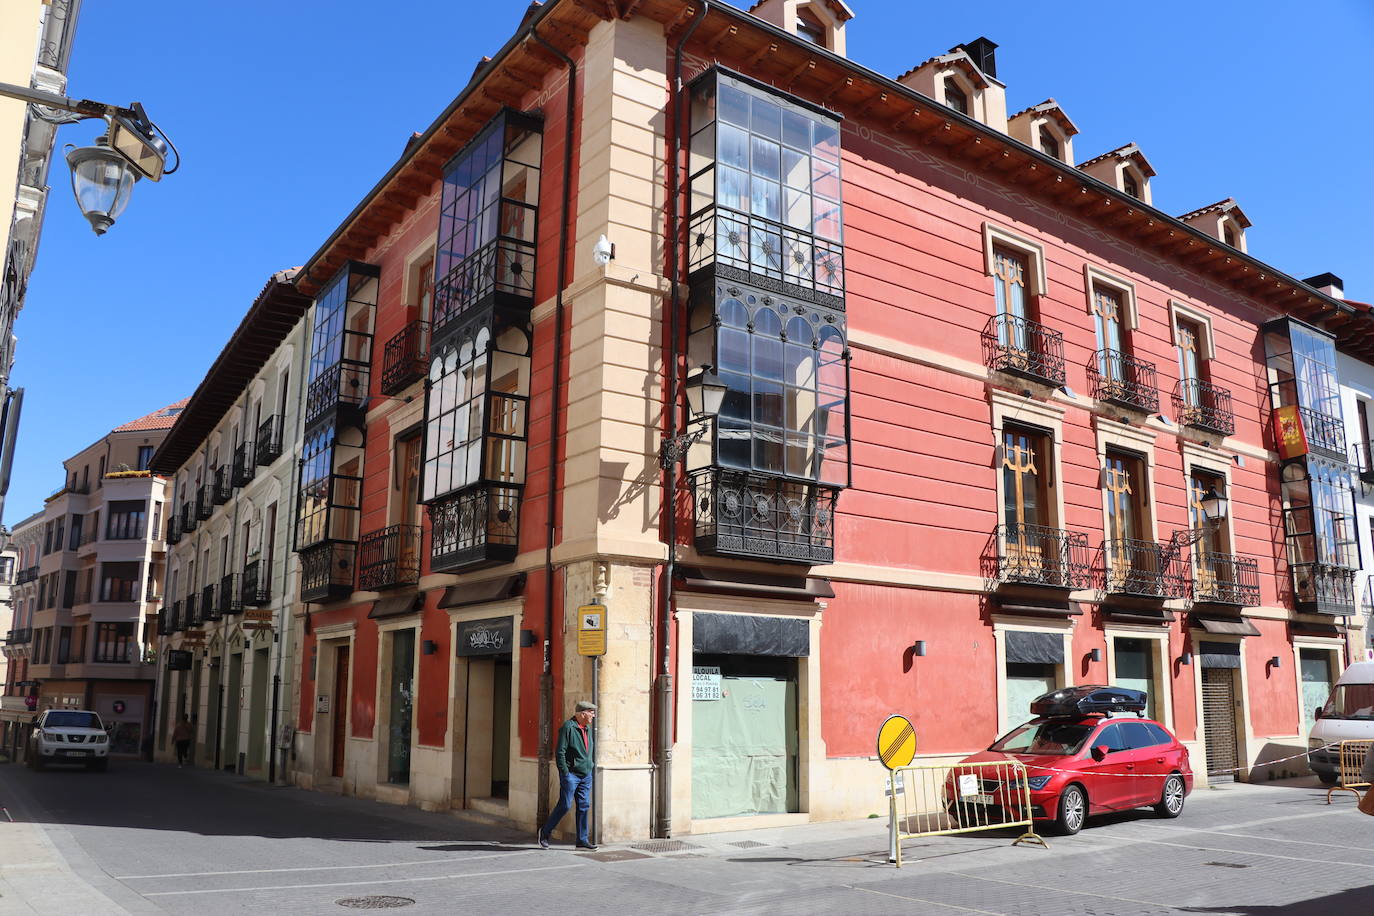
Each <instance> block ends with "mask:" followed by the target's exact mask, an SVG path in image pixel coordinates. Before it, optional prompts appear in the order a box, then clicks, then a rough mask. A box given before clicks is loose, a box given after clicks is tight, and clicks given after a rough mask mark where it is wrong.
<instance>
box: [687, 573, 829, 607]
mask: <svg viewBox="0 0 1374 916" xmlns="http://www.w3.org/2000/svg"><path fill="white" fill-rule="evenodd" d="M676 579H677V587H678V588H679V589H681V590H682V591H685V592H715V593H716V594H722V595H749V596H751V597H754V598H796V599H799V600H802V601H814V600H816V599H817V598H834V597H835V590H834V589H833V588H831V587H830V580H829V579H822V578H819V577H816V576H779V575H774V574H770V573H756V572H747V571H744V570H738V569H704V568H695V567H690V566H688V567H682V568H681V569H679V570H678V572H677V575H676Z"/></svg>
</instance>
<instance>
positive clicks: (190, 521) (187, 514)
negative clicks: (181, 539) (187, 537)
mask: <svg viewBox="0 0 1374 916" xmlns="http://www.w3.org/2000/svg"><path fill="white" fill-rule="evenodd" d="M199 524H200V515H199V514H197V512H196V504H195V503H194V502H188V503H183V504H182V506H181V530H182V532H184V533H186V534H190V533H191V532H192V531H195V530H196V526H197V525H199Z"/></svg>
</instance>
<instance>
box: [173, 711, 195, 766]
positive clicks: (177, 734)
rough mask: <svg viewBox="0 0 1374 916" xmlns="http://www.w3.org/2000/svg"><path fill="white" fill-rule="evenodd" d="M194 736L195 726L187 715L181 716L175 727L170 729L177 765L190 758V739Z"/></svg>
mask: <svg viewBox="0 0 1374 916" xmlns="http://www.w3.org/2000/svg"><path fill="white" fill-rule="evenodd" d="M195 736H196V729H195V726H194V725H192V724H191V719H190V718H189V717H188V716H182V717H181V721H180V722H178V723H177V725H176V728H174V729H172V742H173V743H174V744H175V745H176V746H177V766H182V765H184V764H186V763H187V762H188V761H190V759H191V739H192V738H194V737H195Z"/></svg>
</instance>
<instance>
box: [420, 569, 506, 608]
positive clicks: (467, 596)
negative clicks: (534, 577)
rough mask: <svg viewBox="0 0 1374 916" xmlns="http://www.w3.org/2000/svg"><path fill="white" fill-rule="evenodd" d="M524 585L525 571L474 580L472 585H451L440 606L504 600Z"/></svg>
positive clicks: (440, 600)
mask: <svg viewBox="0 0 1374 916" xmlns="http://www.w3.org/2000/svg"><path fill="white" fill-rule="evenodd" d="M524 587H525V574H524V573H519V574H517V575H514V576H506V577H505V578H502V579H488V580H486V581H485V582H474V583H472V584H471V585H450V586H449V587H448V588H446V589H444V596H443V597H442V598H440V599H439V607H441V608H455V607H467V606H468V605H470V604H486V603H487V602H488V601H504V600H505V599H507V598H513V597H514V596H516V595H518V594H520V590H521V589H522V588H524Z"/></svg>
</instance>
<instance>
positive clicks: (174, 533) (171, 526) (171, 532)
mask: <svg viewBox="0 0 1374 916" xmlns="http://www.w3.org/2000/svg"><path fill="white" fill-rule="evenodd" d="M166 541H167V543H168V544H178V543H180V542H181V519H180V518H178V517H177V514H176V513H175V512H173V513H171V514H169V515H168V516H167V537H166Z"/></svg>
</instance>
